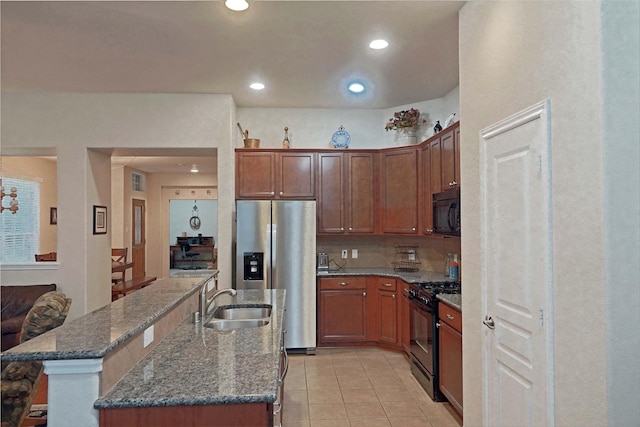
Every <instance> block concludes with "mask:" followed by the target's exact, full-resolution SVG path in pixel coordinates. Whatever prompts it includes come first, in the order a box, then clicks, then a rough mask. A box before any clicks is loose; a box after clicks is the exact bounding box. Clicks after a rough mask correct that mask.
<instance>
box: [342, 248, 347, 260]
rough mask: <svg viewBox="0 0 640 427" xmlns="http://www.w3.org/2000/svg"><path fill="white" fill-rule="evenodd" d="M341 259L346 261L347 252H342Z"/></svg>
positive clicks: (344, 250)
mask: <svg viewBox="0 0 640 427" xmlns="http://www.w3.org/2000/svg"><path fill="white" fill-rule="evenodd" d="M342 259H347V250H346V249H343V250H342Z"/></svg>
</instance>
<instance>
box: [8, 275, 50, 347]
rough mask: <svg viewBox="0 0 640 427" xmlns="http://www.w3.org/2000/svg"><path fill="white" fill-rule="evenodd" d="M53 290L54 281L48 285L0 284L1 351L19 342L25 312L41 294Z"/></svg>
mask: <svg viewBox="0 0 640 427" xmlns="http://www.w3.org/2000/svg"><path fill="white" fill-rule="evenodd" d="M55 290H56V285H55V283H52V284H49V285H18V286H14V285H11V286H0V300H1V318H0V321H1V323H0V329H2V350H1V351H6V350H8V349H10V348H11V347H15V346H16V345H18V344H19V343H20V331H21V330H22V324H23V323H24V319H25V317H26V315H27V313H28V312H29V310H31V307H33V305H34V304H35V302H36V300H37V299H38V298H39V297H40V296H41V295H44V294H46V293H47V292H51V291H55Z"/></svg>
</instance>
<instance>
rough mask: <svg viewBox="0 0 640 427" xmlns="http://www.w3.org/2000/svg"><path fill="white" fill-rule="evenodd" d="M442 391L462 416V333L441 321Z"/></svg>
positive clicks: (440, 384)
mask: <svg viewBox="0 0 640 427" xmlns="http://www.w3.org/2000/svg"><path fill="white" fill-rule="evenodd" d="M438 334H439V335H438V336H439V338H440V350H439V363H440V380H439V386H440V391H441V392H442V394H444V396H445V397H446V398H447V400H449V403H451V406H453V408H454V409H455V410H456V412H458V414H460V415H461V416H462V334H461V333H460V332H458V331H456V330H455V329H453V328H452V327H451V326H449V325H448V324H446V323H445V322H442V321H441V322H440V327H439V329H438Z"/></svg>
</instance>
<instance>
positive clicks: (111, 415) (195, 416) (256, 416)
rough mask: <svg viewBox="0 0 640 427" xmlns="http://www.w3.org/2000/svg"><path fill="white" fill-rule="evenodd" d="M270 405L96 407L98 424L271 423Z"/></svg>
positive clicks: (226, 426)
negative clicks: (98, 413)
mask: <svg viewBox="0 0 640 427" xmlns="http://www.w3.org/2000/svg"><path fill="white" fill-rule="evenodd" d="M272 413H273V405H272V404H270V403H269V404H268V403H244V404H229V405H203V406H163V407H146V408H111V409H102V410H100V426H102V427H115V426H118V427H134V426H135V427H148V426H154V427H175V426H178V425H191V426H200V427H236V426H237V427H240V426H256V427H258V426H265V427H269V426H272V425H273V423H272Z"/></svg>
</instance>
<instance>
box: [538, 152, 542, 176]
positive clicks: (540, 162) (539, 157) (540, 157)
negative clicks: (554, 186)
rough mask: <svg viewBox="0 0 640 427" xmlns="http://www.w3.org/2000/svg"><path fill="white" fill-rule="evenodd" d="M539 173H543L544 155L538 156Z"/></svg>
mask: <svg viewBox="0 0 640 427" xmlns="http://www.w3.org/2000/svg"><path fill="white" fill-rule="evenodd" d="M538 173H542V156H538Z"/></svg>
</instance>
